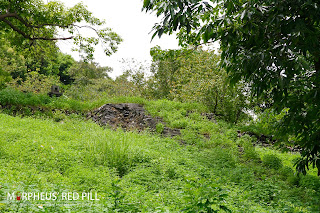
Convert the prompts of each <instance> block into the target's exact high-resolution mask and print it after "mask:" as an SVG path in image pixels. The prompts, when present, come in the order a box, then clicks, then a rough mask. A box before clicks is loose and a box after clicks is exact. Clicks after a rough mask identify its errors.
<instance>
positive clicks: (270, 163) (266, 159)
mask: <svg viewBox="0 0 320 213" xmlns="http://www.w3.org/2000/svg"><path fill="white" fill-rule="evenodd" d="M262 163H263V164H264V165H265V166H267V167H268V168H271V169H280V168H282V166H283V165H282V161H281V159H280V158H279V157H278V156H276V155H274V154H267V155H265V156H263V158H262Z"/></svg>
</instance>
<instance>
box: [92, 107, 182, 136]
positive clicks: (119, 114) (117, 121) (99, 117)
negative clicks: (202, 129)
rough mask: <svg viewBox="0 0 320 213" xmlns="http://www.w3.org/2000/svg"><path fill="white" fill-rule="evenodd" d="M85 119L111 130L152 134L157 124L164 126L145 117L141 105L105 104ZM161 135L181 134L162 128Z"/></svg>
mask: <svg viewBox="0 0 320 213" xmlns="http://www.w3.org/2000/svg"><path fill="white" fill-rule="evenodd" d="M87 118H88V119H92V120H93V121H94V122H96V123H98V124H99V125H101V126H107V125H109V126H111V128H113V129H116V128H118V127H121V128H122V129H124V130H127V131H130V130H136V131H139V132H140V131H143V130H145V129H149V130H151V131H153V132H154V131H156V126H157V124H158V123H162V124H163V125H164V126H165V122H163V121H162V119H161V118H158V117H152V116H150V115H147V114H146V111H145V109H144V108H143V106H142V105H141V104H134V103H122V104H105V105H103V106H101V107H100V108H98V109H96V110H94V111H92V112H90V113H88V115H87ZM161 134H162V135H164V136H168V137H173V136H177V135H180V134H181V133H180V130H179V129H171V128H168V127H164V128H163V131H162V133H161Z"/></svg>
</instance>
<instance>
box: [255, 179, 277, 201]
mask: <svg viewBox="0 0 320 213" xmlns="http://www.w3.org/2000/svg"><path fill="white" fill-rule="evenodd" d="M280 192H281V191H280V189H279V187H278V186H277V185H275V184H274V183H273V182H271V181H261V182H257V183H255V184H253V185H252V196H253V199H254V200H255V201H257V202H259V203H262V204H267V205H270V204H273V203H277V200H278V199H279V195H280Z"/></svg>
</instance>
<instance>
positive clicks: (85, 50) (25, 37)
mask: <svg viewBox="0 0 320 213" xmlns="http://www.w3.org/2000/svg"><path fill="white" fill-rule="evenodd" d="M83 23H86V24H83ZM104 25H105V21H103V20H100V19H98V18H96V17H94V16H93V15H92V13H91V12H90V11H88V10H87V9H86V7H85V6H84V5H83V4H81V3H80V4H77V5H75V6H74V7H72V8H66V7H65V6H64V5H63V4H62V3H61V2H58V1H50V2H48V3H46V4H45V3H44V2H43V1H42V0H19V1H13V0H2V1H1V2H0V36H1V37H2V36H5V37H6V38H7V39H8V40H9V41H10V43H11V44H12V45H16V46H23V45H30V44H31V46H36V45H37V44H39V45H40V46H42V45H45V44H48V41H51V43H52V42H55V41H58V40H73V41H74V44H75V45H76V46H77V48H75V49H76V50H78V51H79V52H81V53H82V56H83V58H84V59H86V60H91V59H93V51H94V46H95V45H97V44H99V43H102V44H104V45H103V47H104V51H105V53H106V55H111V54H112V53H114V52H116V51H117V46H118V44H119V43H120V42H121V41H122V39H121V38H120V36H119V35H117V34H116V33H115V32H113V31H112V30H111V29H110V28H102V27H103V26H104ZM81 28H88V29H91V30H93V31H94V32H95V34H96V36H95V37H83V36H82V35H81V34H80V29H81ZM59 30H60V31H63V32H66V33H67V35H65V36H58V31H59ZM44 42H46V43H44Z"/></svg>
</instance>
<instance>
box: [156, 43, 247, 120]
mask: <svg viewBox="0 0 320 213" xmlns="http://www.w3.org/2000/svg"><path fill="white" fill-rule="evenodd" d="M151 55H152V58H153V66H152V67H153V69H152V73H153V82H152V84H151V86H152V87H151V91H152V93H153V97H158V98H168V99H174V100H178V101H187V102H192V101H196V102H200V103H203V104H205V105H206V106H207V107H208V109H209V110H210V111H211V112H213V113H214V114H215V115H217V116H220V117H222V118H223V119H225V120H228V121H230V122H235V123H236V122H237V121H238V120H239V119H240V117H243V116H241V115H243V114H244V113H243V111H244V110H245V108H246V104H245V100H246V96H245V94H244V93H242V92H240V91H244V90H245V86H244V84H242V83H238V84H237V85H236V86H234V87H233V88H231V87H228V85H227V77H228V75H227V73H226V71H225V70H224V69H221V67H219V65H218V64H219V62H220V56H219V55H218V54H215V51H211V50H203V49H201V48H197V49H194V48H191V49H188V48H182V49H179V50H161V49H160V47H154V48H152V49H151Z"/></svg>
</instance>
